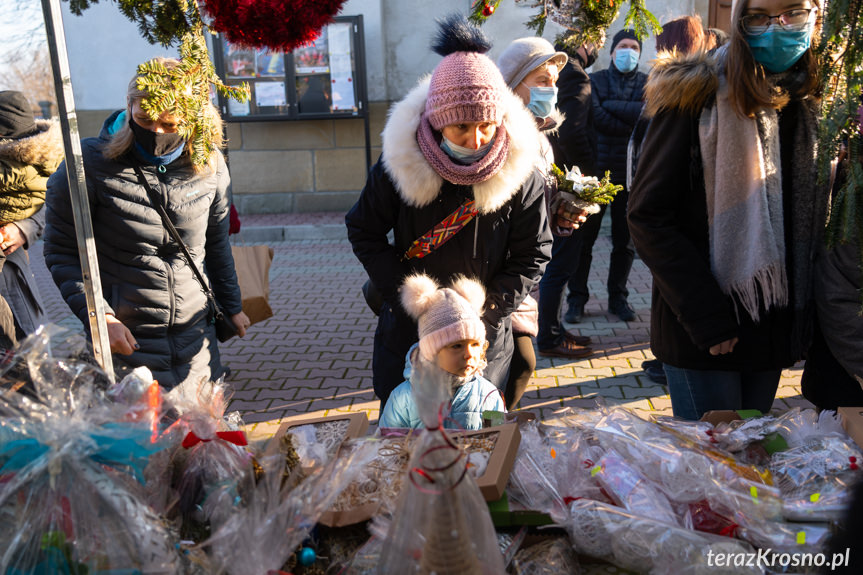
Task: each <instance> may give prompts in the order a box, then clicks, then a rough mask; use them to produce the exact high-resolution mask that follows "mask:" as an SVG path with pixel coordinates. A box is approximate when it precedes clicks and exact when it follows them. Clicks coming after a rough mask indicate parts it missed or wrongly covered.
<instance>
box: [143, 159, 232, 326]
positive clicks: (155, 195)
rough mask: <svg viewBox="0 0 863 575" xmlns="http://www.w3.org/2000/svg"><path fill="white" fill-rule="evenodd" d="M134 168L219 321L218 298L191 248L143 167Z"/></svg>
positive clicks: (215, 318)
mask: <svg viewBox="0 0 863 575" xmlns="http://www.w3.org/2000/svg"><path fill="white" fill-rule="evenodd" d="M134 167H135V173H136V174H138V180H139V181H140V182H141V185H143V186H144V189H145V190H147V195H148V196H149V197H150V203H151V204H153V207H154V208H156V211H157V212H159V215H160V216H161V217H162V224H163V225H164V226H165V229H167V230H168V233H169V234H170V235H171V237H172V238H173V239H174V241H175V242H176V243H177V245H178V246H180V250H181V251H182V252H183V256H185V258H186V263H188V264H189V267H190V268H192V271H193V272H195V277H196V278H197V279H198V283H200V284H201V289H202V290H203V291H204V293H205V294H207V300H208V301H209V302H210V307H211V308H212V310H213V320H214V321H219V320H220V319H221V318H220V316H221V315H222V310H221V309H220V308H219V305H218V304H217V303H216V296H215V294H214V293H213V290H212V289H211V288H210V286H208V285H207V282H206V280H205V279H204V276H203V275H201V271H200V270H199V269H198V266H196V265H195V260H193V259H192V254H190V253H189V248H187V247H186V244H185V243H184V242H183V240H182V239H181V238H180V232H178V231H177V228H175V227H174V222H172V221H171V218H169V217H168V212H166V211H165V206H163V205H162V198H161V197H160V196H159V194H158V193H156V190H154V189H153V188H152V186H150V182H148V181H147V178H146V177H144V172H143V171H142V170H141V166H139V165H137V164H135V166H134Z"/></svg>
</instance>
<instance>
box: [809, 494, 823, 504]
mask: <svg viewBox="0 0 863 575" xmlns="http://www.w3.org/2000/svg"><path fill="white" fill-rule="evenodd" d="M819 499H821V494H820V493H813V494H812V495H810V496H809V501H811V502H812V503H818V500H819Z"/></svg>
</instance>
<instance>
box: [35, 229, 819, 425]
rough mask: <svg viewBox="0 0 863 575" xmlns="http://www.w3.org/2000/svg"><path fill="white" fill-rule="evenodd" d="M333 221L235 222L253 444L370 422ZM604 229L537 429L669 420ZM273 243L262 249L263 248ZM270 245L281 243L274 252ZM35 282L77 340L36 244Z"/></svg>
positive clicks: (645, 283) (348, 273) (636, 303)
mask: <svg viewBox="0 0 863 575" xmlns="http://www.w3.org/2000/svg"><path fill="white" fill-rule="evenodd" d="M343 222H344V216H343V214H341V213H330V212H323V213H315V214H270V215H259V216H244V217H243V232H242V233H241V234H240V237H239V239H238V240H237V239H236V237H235V241H237V242H248V243H252V242H255V243H266V244H268V245H270V246H272V247H273V249H274V252H275V257H274V260H273V265H272V268H271V269H270V304H271V306H272V308H273V312H274V316H273V317H272V318H270V319H268V320H266V321H264V322H261V323H258V324H256V325H254V326H252V327H251V328H250V329H249V331H248V333H247V335H246V337H244V338H242V339H239V338H234V339H232V340H231V341H229V342H227V343H226V344H223V345H222V356H223V362H224V363H226V364H227V365H228V366H230V368H231V371H232V373H231V375H230V377H229V379H228V382H229V383H230V384H231V386H232V387H233V390H234V394H233V399H232V401H231V404H230V409H231V410H238V411H240V413H241V414H242V417H243V420H244V421H245V422H246V423H247V424H250V425H252V426H254V428H255V432H256V434H257V433H262V434H264V433H272V432H273V431H275V429H276V428H277V427H278V425H279V424H280V423H281V420H282V419H283V418H286V417H294V416H308V417H316V416H322V415H331V414H335V413H344V412H354V411H364V412H366V413H367V414H368V416H369V419H370V420H371V421H372V423H375V422H376V421H377V418H378V414H379V402H378V400H377V399H376V398H375V396H374V392H373V391H372V380H371V359H372V343H373V339H374V329H375V325H376V318H375V317H374V316H373V315H372V313H371V311H369V310H368V308H367V307H366V305H365V302H364V301H363V298H362V295H361V293H360V286H361V285H362V284H363V282H364V281H365V279H366V275H365V272H364V271H363V269H362V266H361V265H360V264H359V262H358V261H357V260H356V258H354V256H353V253H352V252H351V248H350V244H349V243H348V241H347V237H346V234H345V231H344V223H343ZM607 229H608V226H607V225H604V227H603V232H602V233H601V235H600V238H599V239H598V240H597V243H596V246H595V247H594V257H593V267H592V269H591V275H590V283H589V287H590V290H591V292H592V294H593V295H592V298H591V300H590V301H589V302H588V304H587V306H586V308H585V312H586V313H585V318H584V321H583V322H581V323H579V324H576V325H570V324H568V326H569V327H570V328H571V329H576V330H577V331H578V332H579V333H581V334H583V335H589V336H591V337H592V338H593V340H594V345H593V347H594V350H595V352H596V353H595V354H594V355H593V356H591V357H589V358H585V359H582V360H580V361H570V360H565V359H558V358H544V357H538V358H537V360H538V361H537V369H536V372H535V374H534V377H533V378H532V379H531V381H530V384H529V386H528V388H527V392H526V393H525V396H524V398H523V399H522V409H528V410H531V411H535V412H537V413H538V415H539V416H540V417H541V418H548V417H551V416H552V414H553V413H554V412H555V411H557V410H560V409H562V408H565V407H576V406H577V407H593V406H595V405H596V402H597V401H598V400H599V401H604V402H606V403H607V404H608V405H624V406H626V407H629V408H631V409H634V410H635V411H637V412H639V413H641V414H643V415H651V414H663V415H671V401H670V399H669V397H668V393H667V389H666V388H665V387H664V386H661V385H657V384H655V383H653V382H652V381H651V380H650V379H649V378H648V377H647V376H646V375H645V373H644V372H643V371H642V369H641V362H642V361H644V360H645V359H650V358H652V357H653V355H652V354H651V352H650V344H649V333H648V330H649V321H650V317H649V316H650V285H651V280H650V273H649V272H648V270H647V268H646V266H645V265H644V264H643V263H642V262H641V260H638V259H636V260H635V264H634V266H633V271H632V274H631V276H630V281H629V288H630V291H631V295H630V298H629V301H630V304H631V305H632V306H633V308H635V311H636V313H637V316H638V317H637V319H636V321H632V322H628V323H626V322H622V321H620V320H619V319H618V318H617V317H616V316H613V315H610V314H608V313H607V311H606V309H605V305H606V302H605V277H606V274H607V270H608V261H609V255H610V252H611V240H610V238H609V237H608V233H607ZM268 238H270V239H268ZM275 240H278V241H275ZM30 256H31V260H32V264H33V269H34V273H35V274H36V277H37V281H38V283H39V287H40V290H41V294H42V298H43V300H44V301H45V304H46V305H45V307H46V310H47V314H46V315H47V318H48V320H49V321H50V322H53V323H57V324H59V325H61V326H63V327H66V328H70V329H73V330H76V331H78V332H81V331H82V329H81V324H80V322H78V320H77V319H76V318H75V317H74V316H73V315H72V314H71V312H70V311H69V309H68V307H66V305H65V303H64V302H63V301H62V299H61V298H60V295H59V292H58V290H57V288H56V287H55V286H54V283H53V281H52V280H51V278H50V275H49V274H48V272H47V270H46V269H45V265H44V260H43V259H42V244H41V242H40V243H38V244H36V245H35V246H33V248H32V249H31V250H30ZM801 372H802V363H801V364H800V365H798V366H795V367H794V368H792V369H788V370H785V371H784V372H783V374H782V379H781V381H780V384H779V391H778V394H777V399H776V401H775V403H774V406H773V407H774V410H775V411H785V410H787V409H790V408H792V407H797V406H800V407H811V404H810V403H809V402H808V401H806V400H805V399H804V398H803V397H802V396H801V395H800V375H801Z"/></svg>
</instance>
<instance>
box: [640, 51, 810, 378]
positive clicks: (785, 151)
mask: <svg viewBox="0 0 863 575" xmlns="http://www.w3.org/2000/svg"><path fill="white" fill-rule="evenodd" d="M717 86H718V80H717V71H716V68H715V64H714V62H713V60H712V59H711V58H710V57H706V56H704V55H693V56H684V57H681V58H680V59H678V60H671V59H669V60H667V61H664V62H660V61H658V62H657V64H656V66H655V67H654V69H653V71H651V76H650V87H649V90H648V95H649V96H648V99H649V100H650V101H648V103H647V109H648V110H649V111H650V110H653V111H657V110H658V113H656V115H655V116H653V117H652V119H651V122H650V127H649V128H648V130H647V134H646V135H645V138H644V142H643V145H642V148H641V157H640V159H639V161H638V169H637V171H636V174H635V179H634V181H633V185H632V190H631V191H630V196H629V209H628V221H629V229H630V231H631V233H632V239H633V242H634V243H635V248H636V250H637V251H638V253H639V254H640V256H641V258H642V259H643V261H644V262H645V264H647V266H648V267H649V268H650V271H651V272H652V274H653V299H652V305H651V327H650V341H651V349H652V351H653V353H654V354H655V355H656V357H657V358H659V359H661V360H662V361H663V362H665V363H668V364H671V365H674V366H676V367H681V368H686V369H705V370H728V371H755V370H772V369H781V368H785V367H789V366H791V365H793V364H794V362H795V361H797V360H798V359H800V354H801V348H802V347H803V346H804V345H805V342H803V341H801V340H800V338H801V337H802V334H801V331H800V330H799V329H797V328H796V327H795V325H796V324H795V311H794V310H793V309H792V308H791V307H790V306H789V307H783V308H778V309H776V308H774V309H771V310H769V311H766V312H763V313H762V318H761V321H760V323H759V324H757V325H756V324H754V323H753V322H752V320H751V319H750V318H749V316H748V314H746V313H745V312H741V314H740V315H741V317H740V319H739V320H738V319H737V317H736V315H735V311H734V305H733V302H732V300H731V299H730V298H729V296H726V295H725V294H724V293H723V292H722V291H721V290H720V288H719V284H718V283H717V281H716V279H715V278H714V276H713V274H712V272H711V267H710V248H709V240H708V220H707V202H706V195H705V188H704V186H705V184H704V175H703V167H702V166H703V164H702V156H701V147H700V143H699V139H698V121H699V116H700V114H701V112H702V110H703V109H704V107H705V106H708V105H710V104H712V103H713V101H714V98H715V93H716V89H717ZM654 99H655V100H659V101H654ZM802 105H803V104H801V102H799V101H796V102H795V101H792V102H791V103H790V104H789V105H788V106H786V107H785V108H784V109H783V110H781V111H780V113H779V125H780V128H779V130H780V131H779V138H780V152H781V160H782V166H783V174H782V181H783V192H784V193H783V199H784V201H785V206H784V214H785V226H784V227H785V234H786V245H787V246H791V245H792V244H793V242H792V237H793V236H794V235H795V233H796V230H795V229H794V227H793V225H792V222H791V217H790V215H789V214H791V213H792V212H793V206H791V205H790V201H789V198H790V197H791V194H790V192H789V191H788V189H787V184H788V182H789V181H791V180H792V179H793V178H794V174H795V170H796V169H812V166H794V162H792V161H791V151H792V148H793V146H792V145H791V143H790V139H791V137H792V134H793V131H794V130H795V128H796V127H797V125H798V123H797V118H796V117H795V116H796V112H795V111H796V110H798V109H799V107H800V106H802ZM819 193H820V192H818V191H815V190H813V196H815V195H816V194H819ZM813 201H816V199H813ZM816 203H818V205H826V198H821V199H817V201H816ZM816 211H818V210H816ZM817 241H818V240H817V239H813V245H812V246H811V247H812V250H811V251H812V253H814V247H815V245H817ZM786 270H787V275H788V278H789V283H790V297H789V299H790V301H795V296H794V294H795V291H796V290H801V289H802V290H804V293H805V292H806V291H807V290H810V288H809V286H798V285H794V282H793V279H792V278H793V277H794V273H793V269H792V266H791V250H790V249H789V250H787V253H786ZM804 315H805V314H804ZM798 319H799V318H798ZM734 337H738V338H739V341H738V343H737V345H736V347H735V348H734V351H733V352H732V353H729V354H724V355H718V356H712V355H710V353H709V351H708V350H709V348H710V347H711V346H713V345H716V344H719V343H721V342H723V341H726V340H729V339H732V338H734Z"/></svg>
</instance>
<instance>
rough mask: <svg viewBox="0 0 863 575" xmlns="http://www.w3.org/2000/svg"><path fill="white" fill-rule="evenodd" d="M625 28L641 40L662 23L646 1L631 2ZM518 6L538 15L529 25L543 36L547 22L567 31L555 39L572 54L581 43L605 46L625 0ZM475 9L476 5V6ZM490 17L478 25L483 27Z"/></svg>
mask: <svg viewBox="0 0 863 575" xmlns="http://www.w3.org/2000/svg"><path fill="white" fill-rule="evenodd" d="M628 1H629V10H628V11H627V13H626V19H625V20H624V27H626V28H631V29H632V30H633V31H634V32H635V35H636V36H638V38H639V39H643V38H646V37H647V36H649V35H650V34H658V33H659V32H661V31H662V26H661V25H660V23H659V20H657V18H656V17H655V16H654V15H653V14H652V13H651V12H650V11H649V10H648V9H647V7H646V6H645V4H644V0H628ZM515 2H516V4H529V6H530V7H532V8H537V13H536V14H535V15H534V16H533V17H531V19H530V20H528V21H527V22H526V24H525V25H526V26H527V27H528V28H530V29H531V30H534V31H535V32H536V35H537V36H541V35H542V33H543V32H544V31H545V25H546V23H547V22H548V19H549V18H551V20H552V21H553V22H555V23H557V24H559V25H561V26H562V27H563V28H564V31H563V32H562V33H560V34H559V35H558V36H557V38H556V39H555V40H556V42H558V43H560V44H562V45H563V47H564V49H565V50H568V51H573V50H575V49H577V48H578V47H579V46H581V45H582V44H585V43H587V42H592V43H594V44H597V45H599V44H602V42H603V40H604V38H605V31H606V30H608V28H609V27H610V26H611V24H612V22H614V21H615V20H616V19H617V17H618V16H619V15H620V7H621V6H622V5H623V2H624V0H515ZM474 6H476V5H474ZM486 19H487V18H483V19H482V20H481V21H478V22H477V23H479V24H481V23H482V22H484V21H485V20H486Z"/></svg>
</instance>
